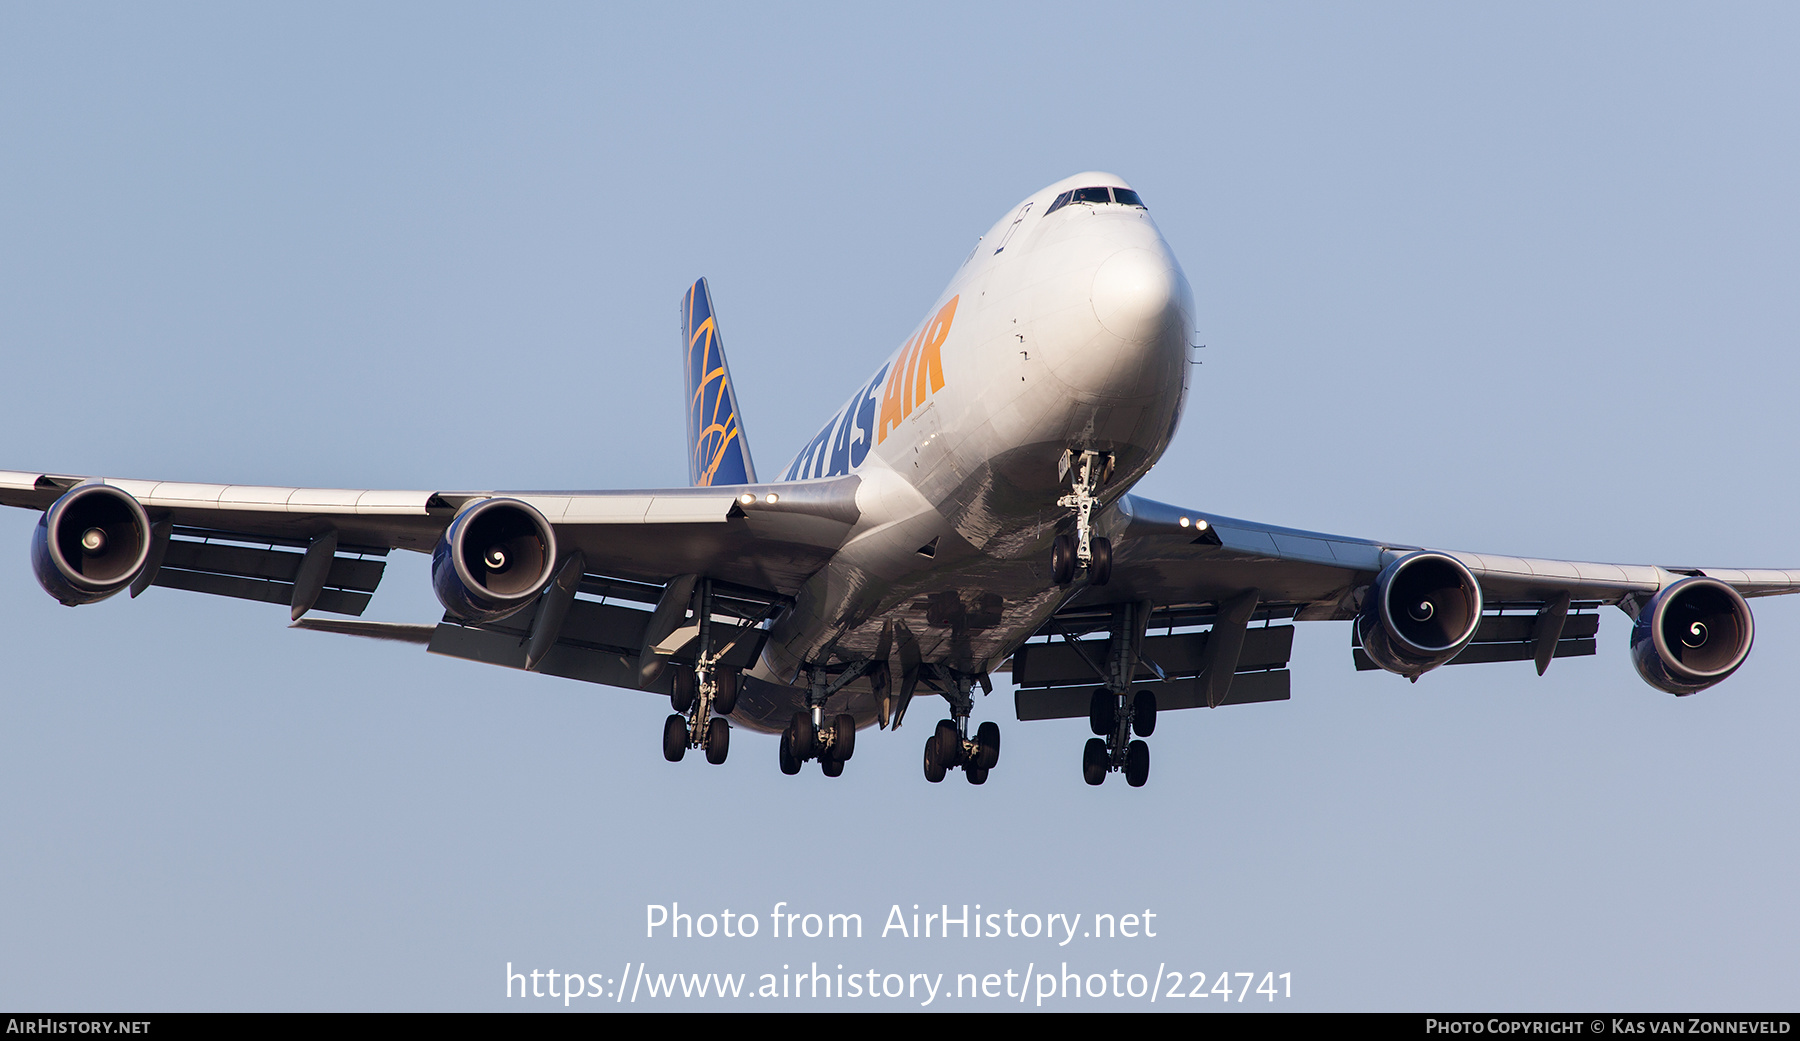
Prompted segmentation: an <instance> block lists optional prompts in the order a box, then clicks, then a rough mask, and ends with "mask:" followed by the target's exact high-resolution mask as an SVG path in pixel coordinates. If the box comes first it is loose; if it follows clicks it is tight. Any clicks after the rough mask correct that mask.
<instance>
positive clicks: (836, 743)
mask: <svg viewBox="0 0 1800 1041" xmlns="http://www.w3.org/2000/svg"><path fill="white" fill-rule="evenodd" d="M855 751H856V717H855V716H852V715H850V714H849V713H847V712H846V713H844V714H843V715H841V716H839V717H837V723H835V724H834V725H833V726H832V728H831V758H833V759H836V760H837V761H838V762H840V763H844V762H848V761H849V760H850V756H851V755H852V754H853V753H855ZM832 776H833V777H836V776H837V775H836V774H832Z"/></svg>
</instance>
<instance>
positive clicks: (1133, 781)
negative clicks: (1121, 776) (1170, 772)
mask: <svg viewBox="0 0 1800 1041" xmlns="http://www.w3.org/2000/svg"><path fill="white" fill-rule="evenodd" d="M1149 779H1150V746H1149V745H1147V744H1145V743H1143V742H1142V741H1133V742H1132V743H1131V744H1130V745H1129V746H1127V747H1126V749H1125V783H1126V784H1129V785H1131V786H1132V787H1133V788H1142V787H1143V786H1144V782H1145V781H1148V780H1149Z"/></svg>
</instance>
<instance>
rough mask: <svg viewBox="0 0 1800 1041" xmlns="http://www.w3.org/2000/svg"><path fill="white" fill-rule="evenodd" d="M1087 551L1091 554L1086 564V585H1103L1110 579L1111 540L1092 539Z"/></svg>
mask: <svg viewBox="0 0 1800 1041" xmlns="http://www.w3.org/2000/svg"><path fill="white" fill-rule="evenodd" d="M1088 552H1089V553H1090V554H1092V555H1093V559H1092V561H1091V562H1090V563H1089V564H1088V585H1090V586H1103V585H1105V584H1106V583H1107V582H1108V581H1110V580H1111V579H1112V540H1111V539H1092V540H1090V541H1089V542H1088Z"/></svg>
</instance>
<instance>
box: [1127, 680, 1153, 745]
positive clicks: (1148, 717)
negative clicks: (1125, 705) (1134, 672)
mask: <svg viewBox="0 0 1800 1041" xmlns="http://www.w3.org/2000/svg"><path fill="white" fill-rule="evenodd" d="M1131 729H1133V730H1135V731H1137V735H1138V736H1139V737H1149V736H1150V735H1151V734H1154V733H1156V692H1155V691H1149V690H1140V691H1138V692H1137V696H1136V697H1134V698H1132V699H1131Z"/></svg>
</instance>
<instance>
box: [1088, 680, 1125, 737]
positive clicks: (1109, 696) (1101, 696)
mask: <svg viewBox="0 0 1800 1041" xmlns="http://www.w3.org/2000/svg"><path fill="white" fill-rule="evenodd" d="M1117 708H1118V700H1117V698H1116V697H1115V696H1114V695H1113V692H1112V691H1110V690H1107V689H1106V688H1105V687H1095V688H1094V696H1093V697H1091V698H1089V699H1088V729H1089V730H1092V731H1093V732H1094V736H1096V737H1105V736H1106V735H1108V734H1110V733H1112V728H1113V712H1114V711H1115V710H1116V709H1117Z"/></svg>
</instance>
